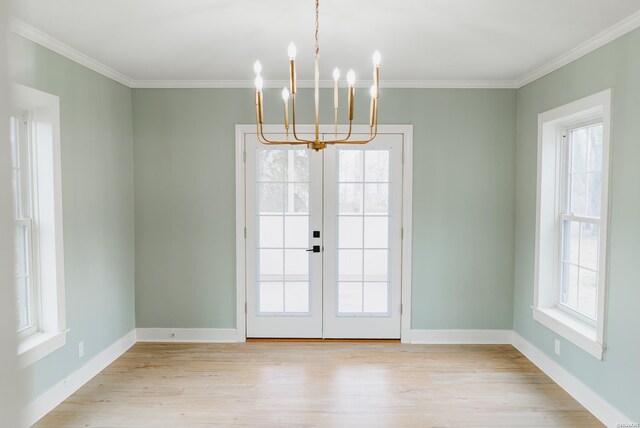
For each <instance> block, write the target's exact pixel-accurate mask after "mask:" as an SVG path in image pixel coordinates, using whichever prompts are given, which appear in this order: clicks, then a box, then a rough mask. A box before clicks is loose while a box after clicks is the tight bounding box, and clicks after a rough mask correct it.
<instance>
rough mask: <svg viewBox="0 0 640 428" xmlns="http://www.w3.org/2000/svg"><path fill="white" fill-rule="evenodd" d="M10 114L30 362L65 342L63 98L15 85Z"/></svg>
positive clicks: (19, 292) (20, 313)
mask: <svg viewBox="0 0 640 428" xmlns="http://www.w3.org/2000/svg"><path fill="white" fill-rule="evenodd" d="M13 105H14V110H13V113H12V114H11V115H10V117H9V129H10V133H11V134H10V138H9V140H10V144H11V166H12V171H13V177H12V179H13V194H14V200H13V202H14V219H15V220H14V222H15V261H16V263H15V286H16V316H17V321H18V322H17V324H18V338H19V344H18V357H19V362H20V365H21V366H26V365H29V364H31V363H34V362H35V361H37V360H39V359H40V358H43V357H44V356H46V355H48V354H49V353H51V352H53V351H55V350H56V349H59V348H60V347H62V346H64V345H65V343H66V319H65V300H64V245H63V232H62V189H61V181H62V180H61V162H60V136H59V135H60V134H59V128H60V100H59V98H58V97H57V96H55V95H51V94H47V93H45V92H42V91H38V90H36V89H32V88H28V87H25V86H21V85H14V87H13Z"/></svg>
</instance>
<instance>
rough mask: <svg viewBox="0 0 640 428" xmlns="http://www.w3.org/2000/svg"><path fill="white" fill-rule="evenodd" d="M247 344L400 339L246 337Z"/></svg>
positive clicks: (392, 340)
mask: <svg viewBox="0 0 640 428" xmlns="http://www.w3.org/2000/svg"><path fill="white" fill-rule="evenodd" d="M247 342H253V343H260V342H269V343H323V342H324V343H330V342H336V343H400V339H323V338H281V337H273V338H270V337H247Z"/></svg>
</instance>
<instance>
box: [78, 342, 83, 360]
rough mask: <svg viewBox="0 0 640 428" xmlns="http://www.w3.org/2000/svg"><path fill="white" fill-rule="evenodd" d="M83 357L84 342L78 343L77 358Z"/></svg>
mask: <svg viewBox="0 0 640 428" xmlns="http://www.w3.org/2000/svg"><path fill="white" fill-rule="evenodd" d="M82 357H84V342H80V343H78V358H82Z"/></svg>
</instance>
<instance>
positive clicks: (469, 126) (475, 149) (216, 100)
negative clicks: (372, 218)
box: [132, 89, 516, 329]
mask: <svg viewBox="0 0 640 428" xmlns="http://www.w3.org/2000/svg"><path fill="white" fill-rule="evenodd" d="M344 92H346V91H344ZM279 93H280V91H279V90H275V89H273V90H267V91H266V94H265V100H266V103H267V105H266V107H265V113H266V121H267V122H271V123H276V122H278V121H281V120H282V119H281V117H280V115H281V110H282V105H281V101H279V100H280V97H279ZM253 97H254V95H253V90H251V89H134V90H133V96H132V99H133V135H134V165H135V168H134V171H135V241H136V319H137V326H138V327H192V328H193V327H208V328H235V323H236V318H235V307H236V303H235V217H236V214H235V187H234V180H235V173H234V168H235V164H234V144H235V125H236V124H239V123H252V122H253V121H254V120H255V113H254V104H253V102H254V101H253ZM321 97H322V101H323V102H324V105H325V107H326V110H324V111H322V112H321V120H322V121H323V122H325V123H331V121H332V113H333V112H332V111H331V110H330V109H331V107H332V102H331V100H332V93H331V92H330V90H323V91H322V94H321ZM341 102H342V105H346V100H342V101H341ZM299 106H300V108H301V111H300V117H301V119H299V123H310V122H311V121H312V115H311V113H312V111H311V108H312V92H311V91H310V90H301V91H300V95H299ZM368 107H369V98H368V91H365V90H359V91H358V97H357V101H356V110H357V116H358V114H359V116H358V117H356V122H358V123H366V122H367V120H368V119H367V117H366V116H367V114H368ZM380 122H381V123H387V124H412V125H414V160H413V162H414V195H413V205H414V207H413V231H414V232H413V233H414V235H413V302H412V306H413V308H412V310H413V312H412V328H414V329H474V328H475V329H511V327H512V316H513V265H514V256H513V254H514V239H513V237H514V228H515V223H514V221H515V181H514V180H515V145H514V141H515V137H516V91H515V90H500V89H486V90H485V89H469V90H467V89H458V90H446V89H407V90H403V89H386V90H383V91H382V92H381V107H380Z"/></svg>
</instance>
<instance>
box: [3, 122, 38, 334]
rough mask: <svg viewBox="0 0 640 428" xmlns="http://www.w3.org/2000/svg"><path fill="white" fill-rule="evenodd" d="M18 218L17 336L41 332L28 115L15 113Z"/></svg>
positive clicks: (13, 133) (13, 148)
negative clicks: (39, 327) (38, 309)
mask: <svg viewBox="0 0 640 428" xmlns="http://www.w3.org/2000/svg"><path fill="white" fill-rule="evenodd" d="M9 121H10V127H9V129H10V138H9V141H10V143H11V167H12V172H13V174H12V179H13V191H14V192H13V194H14V218H15V236H16V243H15V260H16V266H15V281H16V296H17V308H16V309H17V311H16V312H17V318H18V322H17V325H18V335H19V336H20V337H22V338H23V337H27V336H30V335H32V334H33V333H35V332H37V331H38V324H39V320H38V316H37V315H38V314H37V308H36V302H37V300H38V293H37V289H38V286H37V283H36V280H35V275H34V274H33V239H32V238H33V220H32V216H31V206H32V203H31V195H32V193H33V192H32V189H31V187H32V182H33V181H32V170H31V162H30V160H31V144H30V136H29V129H30V126H29V112H27V111H16V112H15V113H14V114H12V115H11V116H10V118H9Z"/></svg>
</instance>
